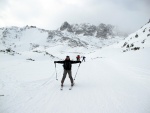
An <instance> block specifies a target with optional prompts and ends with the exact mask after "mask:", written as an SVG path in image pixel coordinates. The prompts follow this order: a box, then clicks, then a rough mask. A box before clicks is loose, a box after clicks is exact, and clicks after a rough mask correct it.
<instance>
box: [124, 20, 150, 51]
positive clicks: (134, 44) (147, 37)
mask: <svg viewBox="0 0 150 113" xmlns="http://www.w3.org/2000/svg"><path fill="white" fill-rule="evenodd" d="M147 47H150V21H149V22H148V23H146V24H145V25H144V26H143V27H141V29H139V30H138V31H136V32H135V33H132V34H131V35H129V36H128V37H127V38H125V41H123V44H122V48H123V51H124V52H126V51H130V50H139V49H144V48H147Z"/></svg>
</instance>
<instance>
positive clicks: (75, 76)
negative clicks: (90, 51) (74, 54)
mask: <svg viewBox="0 0 150 113" xmlns="http://www.w3.org/2000/svg"><path fill="white" fill-rule="evenodd" d="M79 67H80V63H79V66H78V69H77V72H76V74H75V77H74V80H75V78H76V75H77V73H78V70H79Z"/></svg>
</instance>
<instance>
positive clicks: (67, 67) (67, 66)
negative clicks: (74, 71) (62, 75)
mask: <svg viewBox="0 0 150 113" xmlns="http://www.w3.org/2000/svg"><path fill="white" fill-rule="evenodd" d="M54 63H60V64H63V67H64V69H65V70H71V67H72V64H75V63H81V61H72V60H64V61H54Z"/></svg>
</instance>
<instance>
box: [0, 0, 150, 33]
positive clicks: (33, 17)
mask: <svg viewBox="0 0 150 113" xmlns="http://www.w3.org/2000/svg"><path fill="white" fill-rule="evenodd" d="M149 3H150V2H149V0H142V1H141V0H132V1H131V0H125V1H124V0H113V1H112V0H20V1H18V0H0V25H1V26H0V27H3V26H12V25H13V26H20V27H21V26H25V25H36V26H38V27H41V28H45V29H57V28H58V27H59V26H60V25H61V24H62V23H63V22H64V21H68V22H69V23H71V24H72V23H84V22H86V23H91V24H95V25H98V24H100V23H106V24H112V25H116V26H118V27H120V29H122V30H124V31H126V32H133V31H136V30H138V29H139V28H140V26H142V25H143V24H144V23H146V21H148V19H149V14H150V7H149Z"/></svg>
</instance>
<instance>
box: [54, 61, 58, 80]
mask: <svg viewBox="0 0 150 113" xmlns="http://www.w3.org/2000/svg"><path fill="white" fill-rule="evenodd" d="M55 72H56V80H58V79H57V70H56V63H55Z"/></svg>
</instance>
